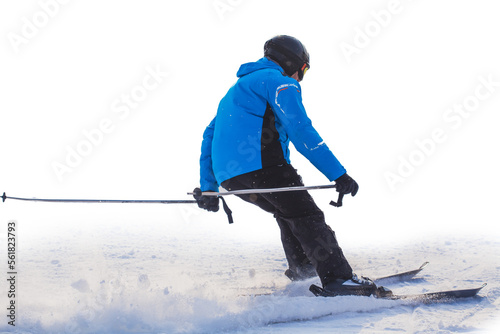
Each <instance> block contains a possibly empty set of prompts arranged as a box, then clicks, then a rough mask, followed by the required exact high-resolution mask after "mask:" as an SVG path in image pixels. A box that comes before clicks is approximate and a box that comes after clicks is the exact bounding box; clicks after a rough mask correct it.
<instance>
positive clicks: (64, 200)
mask: <svg viewBox="0 0 500 334" xmlns="http://www.w3.org/2000/svg"><path fill="white" fill-rule="evenodd" d="M6 199H11V200H16V201H31V202H56V203H148V204H195V203H196V201H195V200H120V199H53V198H50V199H49V198H23V197H11V196H7V195H6V194H5V193H3V196H2V200H3V202H5V200H6Z"/></svg>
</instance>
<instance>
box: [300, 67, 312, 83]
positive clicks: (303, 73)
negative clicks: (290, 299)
mask: <svg viewBox="0 0 500 334" xmlns="http://www.w3.org/2000/svg"><path fill="white" fill-rule="evenodd" d="M309 67H310V66H309V64H308V63H304V65H302V67H301V68H300V71H299V73H298V74H299V79H300V81H302V79H304V75H305V74H306V72H307V70H308V69H309Z"/></svg>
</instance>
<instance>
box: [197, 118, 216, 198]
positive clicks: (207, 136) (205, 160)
mask: <svg viewBox="0 0 500 334" xmlns="http://www.w3.org/2000/svg"><path fill="white" fill-rule="evenodd" d="M214 129H215V117H214V119H213V120H212V121H211V122H210V124H209V125H208V126H207V128H206V129H205V132H204V133H203V142H202V144H201V157H200V189H201V191H218V189H219V185H218V184H217V180H216V179H215V175H214V172H213V169H212V140H213V138H214Z"/></svg>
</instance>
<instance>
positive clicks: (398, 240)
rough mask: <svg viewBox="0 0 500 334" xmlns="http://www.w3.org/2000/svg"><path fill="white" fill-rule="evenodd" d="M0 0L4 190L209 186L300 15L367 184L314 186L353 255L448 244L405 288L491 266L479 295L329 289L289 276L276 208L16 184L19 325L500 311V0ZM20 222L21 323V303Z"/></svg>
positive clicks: (306, 91) (317, 105) (409, 319)
mask: <svg viewBox="0 0 500 334" xmlns="http://www.w3.org/2000/svg"><path fill="white" fill-rule="evenodd" d="M0 7H1V8H0V32H1V35H2V36H4V39H3V43H0V57H1V59H2V61H1V62H0V73H1V75H0V92H1V99H0V113H1V121H0V134H1V135H2V139H3V141H2V144H1V145H0V160H1V163H0V194H1V193H3V192H4V191H5V192H6V193H7V195H9V196H18V197H32V196H35V197H40V198H89V199H190V197H188V196H186V193H187V192H188V191H192V189H194V188H195V187H196V186H198V178H199V176H198V163H199V162H198V159H199V151H200V141H201V138H202V133H203V130H204V128H205V127H206V126H207V124H208V123H209V122H210V120H211V119H212V117H213V115H214V114H215V110H216V108H217V105H218V103H219V101H220V99H221V97H222V96H223V94H224V93H225V92H226V91H227V89H228V88H229V87H230V85H231V84H232V83H233V82H234V81H235V79H236V77H235V73H236V71H237V69H238V67H239V66H240V64H242V63H245V62H249V61H255V60H257V59H258V58H260V57H261V56H262V47H263V44H264V41H265V40H267V39H268V38H270V37H272V36H274V35H276V34H289V35H292V36H295V37H297V38H299V39H300V40H301V41H303V42H304V44H305V45H306V47H307V48H308V51H309V52H310V54H311V69H310V70H309V71H308V72H307V74H306V76H305V78H304V80H303V81H302V82H301V88H302V92H303V101H304V105H305V107H306V110H307V112H308V114H309V115H310V117H311V119H312V121H313V124H314V126H315V127H316V129H317V130H318V131H319V133H320V134H321V136H322V138H323V139H324V141H325V143H326V144H327V145H328V147H330V148H331V149H332V151H333V152H334V153H335V154H336V156H337V157H338V158H339V160H340V161H341V162H342V164H343V165H344V166H345V167H346V169H347V170H348V173H349V175H350V176H352V177H353V178H354V179H355V180H357V181H358V182H359V184H360V191H359V193H358V195H356V197H355V198H352V197H350V196H347V197H346V198H344V206H343V207H342V208H334V207H332V206H330V205H328V203H329V202H330V201H331V200H335V199H336V198H337V196H336V195H337V194H336V193H335V191H333V190H317V191H314V192H313V191H311V193H313V196H314V198H315V200H316V202H317V204H318V205H319V206H320V207H321V208H322V209H323V211H324V212H325V215H326V217H327V222H328V223H329V224H330V225H331V226H332V228H333V229H334V230H335V232H336V235H337V237H338V239H339V243H340V245H341V247H342V248H343V250H344V252H345V254H346V256H347V258H348V259H349V261H350V263H351V264H352V266H353V267H354V269H355V272H356V273H358V274H360V275H365V276H374V277H376V276H381V275H387V274H391V273H393V271H403V270H408V269H414V268H415V267H418V266H420V265H421V264H422V263H423V262H424V261H429V262H430V264H429V266H428V267H426V268H425V270H424V271H423V272H422V273H421V274H420V275H419V276H418V277H419V279H417V280H416V281H414V282H412V283H400V284H394V285H391V286H390V288H392V289H393V290H394V291H395V292H397V293H419V292H427V291H435V290H441V289H454V288H467V287H477V286H480V285H481V284H482V283H483V282H486V283H488V285H487V286H486V287H485V288H484V289H483V290H482V291H481V292H480V294H479V297H478V298H473V299H469V300H463V301H460V302H456V303H440V304H435V305H414V304H408V303H405V302H402V301H386V300H376V299H373V298H364V297H341V298H332V299H322V298H315V297H312V295H311V294H310V293H309V292H308V290H307V288H308V285H309V284H310V283H311V282H304V283H293V284H291V283H289V282H288V281H287V278H286V277H285V276H284V275H283V272H284V270H285V269H286V262H285V259H284V255H283V251H282V249H281V245H280V241H279V230H278V227H277V226H276V223H275V222H274V221H273V218H272V217H271V216H269V215H268V214H266V213H264V212H261V211H259V210H258V209H256V208H254V207H252V206H250V205H249V204H247V203H244V202H242V201H239V200H238V199H237V198H231V197H229V198H228V199H227V200H228V204H229V206H230V207H231V209H232V210H233V215H234V219H235V223H234V224H233V225H228V224H227V218H226V217H225V215H224V213H223V212H219V213H217V214H212V213H208V212H204V211H201V210H199V209H198V208H196V207H195V206H193V205H189V204H185V205H153V204H56V203H25V202H16V201H12V200H7V201H6V202H5V203H0V263H3V265H1V266H0V281H2V282H3V283H1V284H0V309H3V310H4V312H3V313H0V332H2V333H3V332H9V333H11V332H16V333H120V332H128V333H221V332H225V333H321V332H325V333H330V332H335V333H377V332H379V333H385V332H402V333H436V332H437V333H483V332H484V333H496V332H498V330H499V329H500V317H499V315H500V314H499V307H500V305H499V299H498V297H499V293H500V290H499V285H498V278H499V268H500V266H499V255H498V254H500V252H499V242H500V238H499V236H500V233H499V230H498V223H499V220H500V215H499V212H498V209H497V207H498V189H500V177H499V176H498V170H500V160H499V159H498V154H496V153H495V152H498V143H499V142H500V132H499V131H498V124H500V113H499V112H498V110H500V97H499V96H500V70H499V67H498V59H500V44H499V43H497V41H498V34H497V32H498V31H500V21H499V20H498V5H497V4H496V3H495V2H492V1H474V2H471V1H454V0H443V1H439V2H436V1H430V0H419V1H410V0H401V1H393V0H387V1H370V0H360V1H329V0H317V1H308V2H307V3H306V2H305V1H302V0H276V1H266V0H252V1H235V0H214V1H212V0H210V1H206V0H193V1H164V0H150V1H133V0H109V1H97V0H87V1H62V0H39V1H3V2H1V4H0ZM363 32H364V34H363ZM348 44H349V45H350V46H351V47H355V48H356V52H354V53H349V50H351V51H352V50H353V49H352V48H351V49H349V48H348V47H347V45H348ZM346 47H347V49H346ZM346 50H347V51H346ZM346 52H347V53H346ZM291 159H292V162H293V165H294V167H295V168H297V169H298V170H299V173H300V174H301V175H302V177H303V179H304V183H305V184H306V185H311V186H312V185H321V184H325V183H326V182H327V181H326V179H325V177H324V176H323V175H322V174H321V173H319V172H318V171H317V170H316V169H315V168H314V167H313V166H312V165H311V164H310V163H309V162H308V161H306V160H305V159H304V158H302V157H301V156H300V155H299V154H298V153H297V152H296V151H295V150H294V149H293V148H291ZM54 166H56V167H57V166H58V167H59V169H57V168H54ZM61 166H65V167H63V168H62V167H61ZM61 168H62V169H61ZM388 175H389V176H390V177H392V182H391V179H390V178H389V180H388ZM394 177H396V178H394ZM398 177H399V178H398ZM221 211H222V210H221ZM11 220H14V221H16V222H17V228H18V230H17V231H16V233H17V234H16V237H17V247H16V250H17V261H18V262H17V265H18V268H17V269H18V277H17V278H18V280H17V281H16V284H17V285H16V292H17V295H16V303H17V304H16V305H17V309H16V310H17V313H16V314H17V319H16V327H15V328H14V327H12V326H9V325H7V321H6V320H7V318H6V317H5V316H6V312H7V310H6V308H7V305H8V303H9V297H8V296H7V284H6V279H7V268H6V262H5V261H6V259H7V251H6V249H7V245H6V240H7V224H8V222H9V221H11ZM266 293H271V294H270V295H268V294H266ZM1 319H3V320H1Z"/></svg>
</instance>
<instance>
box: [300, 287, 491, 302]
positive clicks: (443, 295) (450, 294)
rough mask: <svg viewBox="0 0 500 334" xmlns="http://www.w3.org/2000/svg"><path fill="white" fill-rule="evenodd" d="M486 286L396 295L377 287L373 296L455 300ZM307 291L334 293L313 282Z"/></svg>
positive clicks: (318, 293)
mask: <svg viewBox="0 0 500 334" xmlns="http://www.w3.org/2000/svg"><path fill="white" fill-rule="evenodd" d="M485 286H486V283H484V284H483V285H481V286H480V287H479V288H473V289H460V290H447V291H436V292H427V293H419V294H411V295H397V294H393V293H392V291H391V290H389V289H387V288H385V287H382V286H380V287H378V288H377V291H376V293H375V294H374V296H375V297H376V298H380V299H390V300H408V301H417V302H420V303H433V302H437V301H447V300H455V299H457V298H470V297H474V296H476V295H477V294H478V292H479V291H480V290H481V289H482V288H484V287H485ZM309 291H311V292H312V293H313V294H314V295H315V296H316V297H335V296H337V295H336V294H334V293H332V292H330V291H327V290H325V289H323V288H321V287H319V286H317V285H315V284H312V285H311V286H310V287H309Z"/></svg>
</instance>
